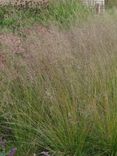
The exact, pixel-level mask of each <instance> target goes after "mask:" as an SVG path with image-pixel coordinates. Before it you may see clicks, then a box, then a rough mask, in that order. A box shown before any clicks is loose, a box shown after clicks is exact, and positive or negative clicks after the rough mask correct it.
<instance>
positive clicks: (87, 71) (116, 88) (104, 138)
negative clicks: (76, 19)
mask: <svg viewBox="0 0 117 156" xmlns="http://www.w3.org/2000/svg"><path fill="white" fill-rule="evenodd" d="M114 17H115V16H114ZM116 24H117V22H116V20H115V19H114V18H112V15H109V14H105V15H103V16H102V17H97V18H96V20H95V19H92V20H90V22H87V25H84V26H82V27H80V26H77V25H76V26H72V27H71V28H70V30H69V31H68V30H66V31H60V30H59V29H57V28H55V27H54V28H53V27H52V28H50V29H49V30H46V29H44V30H45V31H39V30H40V28H38V26H37V27H33V28H32V29H25V30H24V31H23V33H24V36H25V38H24V37H22V38H21V37H20V38H19V37H18V36H13V34H11V33H10V34H7V38H6V37H3V40H2V41H1V44H2V46H1V50H2V56H4V57H5V58H7V59H5V61H4V62H3V61H2V64H3V66H2V68H1V74H0V78H1V94H0V95H1V96H0V98H1V99H0V101H1V104H0V113H1V117H2V116H3V117H4V118H5V120H6V122H5V123H6V129H7V128H10V129H11V131H10V132H9V133H8V134H9V136H12V138H13V139H12V138H8V137H6V139H7V140H8V141H10V143H11V142H12V144H14V145H15V146H16V147H17V149H18V151H17V155H19V156H21V155H22V156H30V155H33V154H34V153H36V154H37V155H38V154H40V153H41V152H46V153H47V152H48V153H49V155H53V156H88V155H90V156H116V155H117V130H116V129H117V71H116V69H117V60H116V59H117V53H116V51H117V44H116V42H117V35H116V34H117V33H115V32H117V29H116ZM13 37H15V41H14V38H13ZM10 38H12V39H10ZM6 39H7V42H6ZM9 40H10V41H9ZM8 41H9V42H8ZM12 42H13V44H12ZM7 43H10V44H12V45H11V46H10V44H7ZM19 43H20V44H19ZM6 44H7V46H5V45H6ZM19 47H20V48H19ZM0 119H1V120H3V119H2V118H0ZM2 135H5V134H4V133H3V134H2Z"/></svg>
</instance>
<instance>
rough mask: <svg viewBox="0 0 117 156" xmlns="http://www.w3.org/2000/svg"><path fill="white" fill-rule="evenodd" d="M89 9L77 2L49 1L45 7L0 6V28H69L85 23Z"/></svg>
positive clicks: (77, 0)
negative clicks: (35, 25) (77, 22)
mask: <svg viewBox="0 0 117 156" xmlns="http://www.w3.org/2000/svg"><path fill="white" fill-rule="evenodd" d="M91 12H92V11H91V9H88V8H86V7H85V6H83V5H82V4H80V3H79V0H72V1H71V0H61V1H55V0H51V1H49V2H48V5H47V7H40V6H37V7H36V8H33V7H32V8H31V7H20V8H19V7H17V6H15V7H13V6H12V5H8V6H2V5H1V6H0V28H1V29H2V28H4V29H6V28H7V29H10V31H17V30H19V29H20V30H21V29H22V28H24V27H29V26H31V25H33V24H35V23H39V24H43V25H48V24H49V25H51V23H55V25H57V26H58V25H59V26H60V27H63V26H64V27H69V26H70V25H71V24H73V23H74V22H75V20H76V19H77V21H79V23H81V22H82V21H86V19H87V18H88V16H89V15H91Z"/></svg>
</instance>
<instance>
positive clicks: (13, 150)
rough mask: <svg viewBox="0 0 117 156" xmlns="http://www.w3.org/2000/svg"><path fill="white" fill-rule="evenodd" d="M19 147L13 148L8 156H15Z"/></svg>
mask: <svg viewBox="0 0 117 156" xmlns="http://www.w3.org/2000/svg"><path fill="white" fill-rule="evenodd" d="M16 151H17V148H12V150H11V151H10V153H9V155H8V156H14V155H15V154H16Z"/></svg>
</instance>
